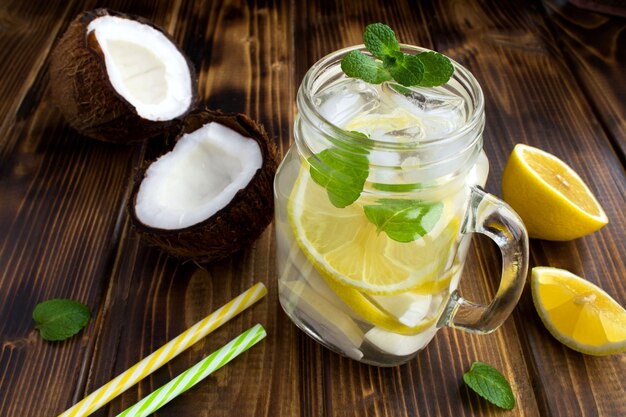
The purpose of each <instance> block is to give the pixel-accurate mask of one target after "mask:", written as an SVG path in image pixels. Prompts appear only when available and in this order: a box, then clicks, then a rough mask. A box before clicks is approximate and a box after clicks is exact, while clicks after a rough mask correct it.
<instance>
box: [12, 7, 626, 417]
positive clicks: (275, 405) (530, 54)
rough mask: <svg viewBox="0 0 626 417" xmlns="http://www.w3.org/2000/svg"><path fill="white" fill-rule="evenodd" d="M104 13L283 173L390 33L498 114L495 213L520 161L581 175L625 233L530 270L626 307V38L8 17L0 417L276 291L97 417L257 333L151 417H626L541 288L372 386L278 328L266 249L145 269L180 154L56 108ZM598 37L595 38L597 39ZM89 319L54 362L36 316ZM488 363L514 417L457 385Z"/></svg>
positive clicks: (375, 378)
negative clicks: (542, 299) (64, 35)
mask: <svg viewBox="0 0 626 417" xmlns="http://www.w3.org/2000/svg"><path fill="white" fill-rule="evenodd" d="M99 6H106V7H110V8H113V9H116V10H119V11H122V12H126V13H131V14H138V15H142V16H144V17H147V18H149V19H152V20H154V21H155V22H156V23H157V24H159V25H161V26H163V27H165V29H166V30H168V31H169V32H170V33H171V34H172V35H173V37H174V38H175V39H176V40H177V41H178V42H179V43H180V45H181V47H182V48H183V50H184V51H185V52H186V53H187V54H188V56H189V57H190V59H191V60H192V62H193V63H194V65H195V67H196V69H197V72H198V76H199V93H200V95H201V97H202V98H203V99H204V100H205V102H206V103H207V104H208V105H209V106H210V107H212V108H220V109H222V110H224V111H237V112H245V113H247V114H248V115H250V116H251V117H252V118H254V119H257V120H259V121H261V122H262V123H263V124H264V126H265V128H266V130H267V131H268V132H269V134H270V137H271V138H273V139H274V140H275V141H276V144H277V145H278V146H279V147H280V149H281V152H282V153H283V154H284V153H285V152H286V151H287V149H288V147H289V145H290V144H291V132H292V124H293V116H294V114H295V110H296V109H295V104H294V103H295V97H296V90H297V88H298V85H299V82H300V80H301V79H302V77H303V76H304V74H305V72H306V71H307V69H308V68H309V67H310V66H311V65H312V64H313V63H314V62H315V61H317V60H318V59H320V58H322V57H323V56H324V55H326V54H328V53H330V52H332V51H334V50H337V49H339V48H342V47H345V46H349V45H354V44H357V43H360V42H361V35H362V31H363V28H364V26H365V25H366V24H368V23H372V22H376V21H382V22H386V23H388V24H389V25H390V26H392V27H393V28H394V29H395V31H396V33H397V34H398V37H399V38H400V40H401V41H403V42H405V43H411V44H416V45H422V46H425V47H430V48H434V49H437V50H439V51H441V52H443V53H445V54H447V55H449V56H451V57H453V58H454V59H456V60H457V61H459V62H460V63H462V64H463V65H465V66H466V67H468V68H469V69H470V70H471V71H472V72H473V73H474V74H475V75H476V77H477V79H478V80H479V82H480V84H481V85H482V87H483V90H484V92H485V97H486V113H487V127H486V129H485V137H484V138H485V149H486V152H487V155H488V156H489V158H490V162H491V174H490V178H489V182H488V185H487V189H488V191H490V192H492V193H494V194H500V190H499V184H500V176H501V172H502V168H503V166H504V164H505V162H506V159H507V157H508V155H509V153H510V151H511V150H512V148H513V146H514V144H516V143H520V142H521V143H527V144H530V145H533V146H538V147H540V148H542V149H545V150H547V151H549V152H552V153H554V154H556V155H557V156H559V157H561V158H562V159H564V160H565V161H566V162H568V163H569V164H570V165H571V166H572V167H573V168H574V169H575V170H577V171H578V172H579V173H580V175H581V176H582V177H583V179H585V180H586V181H587V182H588V184H589V185H590V187H591V188H592V190H593V192H594V193H595V194H596V196H597V197H598V199H599V200H600V201H601V203H602V205H603V207H604V208H605V210H606V212H607V215H608V216H609V219H610V224H609V225H608V226H606V227H605V228H604V229H602V230H601V231H599V232H597V233H595V234H593V235H590V236H587V237H585V238H582V239H579V240H576V241H573V242H566V243H550V242H543V241H533V242H532V253H531V263H532V265H533V266H534V265H549V266H557V267H563V268H566V269H569V270H571V271H572V272H574V273H577V274H579V275H581V276H585V277H586V278H588V279H589V280H591V281H593V282H595V283H597V284H599V285H600V286H602V287H603V288H604V289H605V290H607V292H609V293H610V294H611V295H613V296H614V297H615V298H616V299H617V301H618V302H620V303H621V304H622V305H626V283H625V281H624V280H623V279H622V277H623V276H624V275H625V274H626V264H625V261H624V258H623V254H624V253H626V239H624V230H626V215H625V214H624V212H623V209H622V208H623V207H624V205H625V203H626V177H625V170H624V165H623V163H624V161H625V160H626V158H624V155H625V154H626V153H625V149H626V145H624V143H625V142H624V138H625V137H626V136H625V130H624V126H625V123H624V119H625V117H626V109H625V107H624V102H623V96H624V92H625V91H624V81H623V79H622V78H623V77H621V73H622V72H623V67H624V55H623V49H624V48H620V47H621V45H622V43H623V33H624V32H623V27H624V26H623V25H624V21H623V19H621V20H620V19H615V18H609V17H607V16H604V15H597V14H591V15H585V16H583V15H580V14H579V13H578V12H577V11H576V10H574V9H571V8H560V7H557V6H555V5H554V4H552V3H551V1H548V0H546V5H545V6H544V5H543V4H541V3H539V1H538V0H537V1H535V2H516V1H514V0H506V1H505V0H503V1H489V2H484V1H480V0H464V1H452V0H450V1H441V2H436V1H421V2H412V1H409V0H403V1H395V2H388V3H381V2H380V1H378V2H376V1H373V0H363V1H354V0H350V1H343V2H334V1H321V0H320V1H310V2H298V1H284V2H281V1H279V0H273V1H272V0H267V1H261V0H256V1H255V0H249V1H245V0H227V1H222V2H217V1H210V0H198V1H188V0H175V1H172V2H167V1H162V2H153V1H147V0H142V1H132V2H131V1H128V0H113V1H97V2H96V1H93V0H86V1H81V0H74V1H70V2H60V1H51V2H34V1H31V2H22V1H10V0H8V1H5V2H4V3H2V5H0V110H1V111H2V113H0V114H2V116H1V118H0V317H1V318H2V319H3V320H2V321H1V322H0V343H1V350H0V415H1V416H8V417H18V416H19V417H22V416H50V415H52V416H54V415H57V414H58V413H60V412H62V411H63V410H64V409H66V408H67V407H69V406H70V405H71V404H73V403H75V402H76V401H78V400H79V399H81V398H82V397H83V396H85V395H86V394H88V393H89V392H91V391H93V390H95V389H96V388H98V387H99V386H101V385H102V384H104V383H106V382H107V381H108V380H110V379H111V378H112V377H114V376H115V375H117V374H119V373H121V372H122V371H124V370H125V369H127V368H128V367H129V366H131V365H132V364H134V363H135V362H137V361H138V360H139V359H141V358H143V357H145V356H146V355H148V354H149V353H150V352H152V351H153V350H155V349H156V348H158V347H159V346H161V345H162V344H164V343H165V342H166V341H168V340H170V339H171V338H173V337H175V336H176V335H178V334H179V333H180V332H182V331H183V330H185V329H186V328H187V327H189V326H190V325H192V324H193V323H195V322H196V321H197V320H199V319H201V318H202V317H204V316H205V315H206V314H208V313H209V312H211V311H213V310H214V309H216V308H217V307H219V306H220V305H222V304H224V303H225V302H227V301H228V300H230V299H231V298H232V297H234V296H236V295H237V294H239V293H240V292H242V291H243V290H245V289H246V288H248V287H249V286H250V285H252V284H253V283H254V282H257V281H263V282H264V283H265V284H266V285H267V286H268V289H269V294H268V296H267V297H266V298H265V299H263V300H261V301H260V302H259V303H258V304H257V305H255V306H254V307H253V308H252V309H251V310H250V311H247V312H245V313H244V314H242V315H241V316H239V317H237V318H235V319H233V320H232V321H231V322H229V323H228V324H227V325H226V326H224V327H222V328H221V329H219V330H217V331H216V332H215V333H213V335H212V336H211V337H209V338H206V339H205V340H203V341H202V342H200V343H198V344H197V345H196V346H194V347H192V348H191V349H189V350H188V351H187V352H185V353H183V354H182V355H180V356H179V357H178V358H176V359H174V360H173V361H171V362H170V363H169V364H168V365H166V366H165V367H163V368H162V369H160V370H159V371H157V372H156V373H154V374H153V375H152V376H151V377H149V378H147V379H146V380H144V381H143V382H141V383H140V384H138V385H137V386H136V387H134V388H132V389H130V390H129V391H127V392H126V393H125V394H123V395H122V396H120V397H119V398H117V399H115V400H114V401H112V402H111V404H110V405H109V406H107V407H105V408H103V409H102V410H100V411H98V412H96V413H94V414H93V415H94V416H98V417H102V416H113V415H116V414H117V413H118V412H120V411H121V410H123V409H125V408H126V407H128V406H130V405H132V404H133V403H135V402H136V401H137V400H138V399H140V398H141V397H143V396H145V395H146V394H147V393H148V392H149V391H151V390H153V389H155V388H157V387H158V386H160V385H162V384H163V383H165V382H166V381H167V380H169V379H170V378H172V377H173V376H175V375H177V374H178V373H180V372H181V371H183V370H184V369H186V368H188V367H190V366H191V365H192V364H194V363H195V362H197V361H198V360H199V359H200V358H202V357H204V356H205V355H206V354H208V353H209V352H211V351H213V350H215V349H216V348H218V347H219V346H221V345H222V344H224V343H226V342H227V341H228V340H230V339H231V338H233V337H235V336H236V335H238V334H239V333H240V332H242V331H243V330H245V329H247V328H249V327H250V326H252V325H253V324H255V323H257V322H259V323H261V324H263V326H264V327H266V329H267V331H268V338H267V339H266V340H265V341H263V342H262V343H261V344H259V345H258V346H256V347H254V348H253V349H251V350H250V351H249V352H247V353H246V354H244V355H243V356H242V357H240V358H238V359H236V360H235V361H234V362H232V363H231V364H229V365H228V366H227V367H225V368H223V369H222V370H220V371H219V372H217V373H215V374H214V375H213V376H211V377H209V378H208V380H207V381H205V382H203V383H201V384H199V385H198V386H196V387H195V388H193V389H192V390H190V391H189V392H187V393H185V394H184V395H183V396H181V398H178V399H176V400H175V401H173V402H172V403H170V404H169V405H168V406H167V407H165V408H164V409H162V410H161V411H159V412H158V413H156V415H158V416H187V415H190V416H191V415H193V416H209V415H210V416H230V415H237V416H298V415H299V416H303V417H304V416H306V417H313V416H315V417H317V416H319V417H321V416H390V417H391V416H393V417H396V416H400V417H401V416H452V415H454V416H491V415H510V416H533V417H534V416H548V417H555V416H574V415H575V416H611V417H613V416H621V415H626V402H624V398H626V387H625V384H624V382H623V375H624V371H625V370H626V362H625V361H626V358H625V355H619V356H613V357H607V358H594V357H590V356H585V355H581V354H578V353H576V352H574V351H571V350H569V349H567V348H565V347H564V346H563V345H561V344H560V343H558V342H557V341H556V340H555V339H553V338H552V337H551V336H550V335H549V334H548V332H547V330H546V329H545V328H544V327H543V325H542V324H541V322H540V320H539V318H538V317H537V315H536V313H535V310H534V308H533V306H532V300H531V299H530V292H529V288H526V290H525V292H524V294H523V296H522V300H521V303H520V305H519V307H518V308H517V309H516V311H515V312H514V314H513V317H512V319H509V320H508V321H507V322H506V323H505V324H504V326H503V327H502V328H501V329H500V330H498V331H497V332H495V333H493V334H491V335H487V336H478V335H470V334H467V333H463V332H460V331H455V330H452V329H443V330H441V331H440V332H439V333H438V334H437V336H436V337H435V339H434V340H433V342H432V343H431V344H430V345H429V346H428V347H427V348H426V350H425V351H424V352H422V353H420V354H419V355H418V357H417V358H416V359H415V360H413V361H411V362H410V363H408V364H406V365H404V366H401V367H397V368H389V369H386V368H376V367H371V366H366V365H362V364H359V363H357V362H354V361H351V360H348V359H345V358H342V357H340V356H339V355H336V354H334V353H332V352H330V351H329V350H327V349H324V348H322V347H321V346H320V345H319V344H317V343H315V342H314V341H313V340H312V339H310V338H308V337H307V336H305V335H304V334H303V333H302V332H301V331H299V330H298V329H297V328H296V327H295V326H294V325H293V324H292V323H291V322H290V321H289V320H288V318H287V317H286V315H285V314H284V313H283V312H282V310H281V308H280V306H279V303H278V297H277V284H276V276H275V275H276V268H275V266H274V257H275V245H274V232H273V228H272V227H269V228H268V229H267V230H266V231H265V232H264V233H263V235H262V236H261V238H260V239H259V240H258V241H257V242H255V243H254V244H253V245H252V246H251V247H249V248H246V249H245V250H243V251H242V252H240V253H238V254H237V255H235V256H233V257H232V258H230V259H229V260H227V261H223V262H220V263H214V264H212V265H203V266H198V265H195V264H193V263H189V262H183V261H178V260H175V259H172V258H169V257H168V256H167V255H165V254H164V253H163V252H161V251H160V250H158V249H155V248H150V247H148V246H146V245H145V243H144V242H143V241H142V240H140V238H139V237H138V236H137V235H136V234H135V232H134V231H133V230H132V229H131V228H130V225H129V222H128V217H127V213H126V204H127V199H128V193H129V188H130V185H131V184H132V175H133V173H134V170H135V169H136V167H138V166H139V165H140V164H142V163H143V162H144V161H146V160H152V159H154V158H156V157H157V156H159V155H160V154H162V153H163V152H164V151H165V150H166V149H167V148H168V146H171V144H167V143H164V141H163V140H161V139H156V140H154V141H151V142H149V143H147V144H143V145H136V146H131V147H123V146H115V145H108V144H102V143H98V142H95V141H93V140H90V139H88V138H84V137H82V136H80V135H78V134H77V133H75V132H73V131H72V130H71V129H70V128H69V127H68V126H67V125H66V124H65V122H64V121H63V120H62V118H61V116H60V114H59V113H58V111H56V109H55V108H54V107H53V106H52V103H50V101H49V99H48V97H47V91H48V85H47V74H46V71H47V70H46V58H47V56H48V54H49V51H50V48H51V47H52V46H53V45H54V42H55V40H56V39H58V37H59V36H60V33H61V32H62V31H63V30H64V29H65V27H67V24H68V23H69V22H70V21H71V19H72V18H73V17H74V16H75V15H76V14H78V13H79V12H80V11H82V10H87V9H91V8H95V7H99ZM588 16H591V17H588ZM499 269H500V255H499V253H498V251H497V249H496V248H495V245H493V243H491V242H490V241H489V240H488V239H487V238H483V237H480V238H476V239H475V241H474V244H473V245H472V249H471V252H470V256H469V260H468V262H467V265H466V268H465V271H464V278H463V280H462V283H461V290H462V293H463V295H464V296H465V297H467V298H468V299H471V300H474V301H478V302H487V301H488V300H489V299H490V298H491V297H492V296H493V294H494V293H495V290H496V288H497V285H498V282H497V280H496V279H495V278H494V277H496V276H497V275H498V274H499ZM52 297H68V298H74V299H78V300H80V301H83V302H85V303H86V304H87V305H89V307H90V308H91V310H92V313H93V316H94V318H93V319H92V321H91V322H90V323H89V325H88V326H87V328H86V329H85V330H83V331H82V332H81V333H80V334H79V335H78V336H76V337H74V338H72V339H70V340H68V341H66V342H63V343H47V342H44V341H43V340H41V338H40V337H39V336H38V334H37V333H36V332H35V331H34V330H33V323H32V319H31V318H30V312H31V311H32V309H33V307H34V306H35V304H36V303H37V302H39V301H42V300H44V299H47V298H52ZM474 360H482V361H485V362H488V363H490V364H492V365H494V366H495V367H496V368H498V369H499V370H500V371H501V372H502V373H503V374H504V375H505V376H506V377H507V378H508V379H509V381H510V382H511V384H512V386H513V391H514V393H515V396H516V400H517V406H516V408H515V409H514V410H512V411H511V412H506V411H502V410H499V409H497V408H495V407H493V406H492V405H490V404H488V403H487V402H486V401H484V400H483V399H481V398H480V397H478V396H477V395H475V394H474V393H473V392H471V391H470V390H469V389H468V388H467V387H466V386H465V385H463V383H462V379H461V378H462V374H463V372H464V371H466V370H467V369H469V367H470V366H471V363H472V362H473V361H474Z"/></svg>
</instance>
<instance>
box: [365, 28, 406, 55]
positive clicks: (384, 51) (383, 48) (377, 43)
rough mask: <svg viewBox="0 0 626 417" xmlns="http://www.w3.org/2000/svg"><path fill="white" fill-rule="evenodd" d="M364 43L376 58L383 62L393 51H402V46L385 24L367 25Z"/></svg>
mask: <svg viewBox="0 0 626 417" xmlns="http://www.w3.org/2000/svg"><path fill="white" fill-rule="evenodd" d="M363 43H364V44H365V47H366V48H367V50H368V51H370V52H371V53H372V55H374V56H375V57H376V58H378V59H380V60H383V59H384V58H385V56H387V55H390V54H391V52H393V51H400V44H399V43H398V40H397V39H396V35H395V33H393V30H392V29H391V28H390V27H389V26H387V25H385V24H383V23H373V24H371V25H367V27H366V28H365V33H363Z"/></svg>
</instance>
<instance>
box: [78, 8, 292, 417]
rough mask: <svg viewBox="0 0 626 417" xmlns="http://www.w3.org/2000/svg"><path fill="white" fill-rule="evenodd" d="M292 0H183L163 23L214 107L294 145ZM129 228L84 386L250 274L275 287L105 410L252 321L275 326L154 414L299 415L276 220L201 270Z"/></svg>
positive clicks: (151, 346) (227, 294)
mask: <svg viewBox="0 0 626 417" xmlns="http://www.w3.org/2000/svg"><path fill="white" fill-rule="evenodd" d="M287 7H288V5H287V4H283V3H279V2H276V3H269V4H267V5H264V6H258V7H257V6H255V5H254V4H246V3H245V2H237V1H227V2H210V1H206V2H184V3H181V4H180V5H179V7H178V8H177V16H170V17H168V19H172V20H167V21H166V22H164V24H165V25H166V27H169V28H170V29H171V30H172V31H173V33H174V37H175V38H176V39H178V40H180V42H181V43H182V44H183V46H184V49H185V50H186V51H187V53H188V54H189V55H190V57H191V59H192V60H194V64H195V65H196V67H197V68H199V69H200V71H199V83H200V92H201V95H202V96H203V98H204V99H205V100H206V101H207V103H208V104H209V106H210V107H212V108H222V109H223V110H225V111H239V112H246V113H247V114H249V115H250V116H251V117H253V118H257V119H260V120H261V121H262V122H263V123H264V125H265V127H266V129H267V130H268V132H269V134H270V137H272V138H275V140H276V141H277V143H287V142H288V140H289V139H288V132H289V131H290V126H291V123H292V115H291V104H290V103H291V102H290V101H289V100H287V99H286V98H285V97H288V96H289V95H290V94H291V86H290V83H289V80H290V74H289V71H288V63H287V59H288V57H289V48H290V42H289V33H290V30H291V29H290V22H289V13H288V11H289V10H288V8H287ZM162 151H163V144H159V143H155V144H154V146H152V147H151V148H150V149H149V156H148V159H150V158H152V157H155V156H156V155H158V154H159V153H160V152H162ZM124 230H125V233H126V234H125V238H124V239H123V242H122V245H121V246H120V247H119V249H118V258H117V261H116V266H115V269H114V273H113V277H114V280H113V282H112V283H111V286H110V288H109V294H108V295H107V298H106V302H105V308H104V310H103V318H102V322H103V328H102V330H101V332H100V334H99V337H98V340H97V342H96V350H95V356H94V359H93V363H92V367H91V369H90V372H89V379H88V383H87V386H86V388H85V391H84V394H86V393H88V392H91V391H93V390H94V389H96V388H97V387H99V386H101V385H102V384H104V383H106V382H107V381H108V380H110V379H111V378H112V377H114V376H115V375H117V374H119V373H121V372H123V371H124V370H125V369H127V368H128V367H129V366H131V365H132V364H134V363H135V362H137V361H138V360H139V359H141V358H142V357H145V356H146V355H148V354H149V353H150V352H152V351H153V350H155V349H156V348H158V347H159V346H161V345H162V344H164V343H165V342H166V341H167V340H169V339H171V338H173V337H175V336H176V335H178V334H179V333H180V332H182V331H183V330H185V328H187V327H189V326H190V325H192V324H193V323H195V322H196V321H197V320H199V319H201V318H202V317H204V316H205V315H207V314H208V313H209V312H211V311H213V310H215V309H216V308H218V307H219V306H221V305H222V304H224V303H226V302H227V301H228V300H230V299H231V298H232V297H234V296H236V295H237V294H239V293H240V292H242V291H243V290H245V289H246V288H248V287H249V286H251V285H252V284H253V283H254V282H257V281H262V282H264V283H265V284H266V285H267V286H268V289H269V294H268V296H267V297H266V298H265V299H263V300H262V301H261V302H259V303H258V304H257V305H256V306H254V307H253V309H251V311H247V312H245V313H244V314H242V315H241V316H240V317H238V318H236V319H234V320H232V321H231V322H229V323H227V324H226V325H225V326H223V327H222V328H221V329H219V330H217V331H216V332H214V333H213V334H212V335H211V336H209V337H208V338H206V339H205V340H203V341H202V342H200V343H198V344H197V345H196V346H194V347H193V348H191V349H189V350H188V351H187V352H185V353H183V354H182V355H181V356H179V357H178V358H176V359H174V360H173V361H171V362H170V363H169V364H168V365H167V366H166V367H164V368H162V369H161V370H159V371H157V372H156V373H154V374H153V375H152V376H151V377H149V378H146V380H144V381H143V382H141V383H140V384H139V385H138V387H137V388H133V389H131V390H129V391H128V392H127V393H125V394H123V395H122V396H121V397H120V398H118V399H116V400H114V401H112V403H111V405H110V406H108V407H106V408H105V409H104V411H103V412H101V414H100V415H115V414H117V413H118V412H120V411H122V410H123V409H125V408H126V407H128V406H130V405H132V404H133V403H135V402H136V401H137V400H138V399H140V398H141V397H143V396H145V395H146V394H147V393H148V392H150V391H151V390H153V389H155V388H157V387H158V386H160V385H162V384H163V383H165V382H166V381H167V380H169V379H171V378H172V377H174V376H175V375H177V374H179V373H180V372H182V371H183V370H185V369H187V368H188V367H190V366H192V365H193V364H194V363H196V362H197V361H198V360H200V359H201V358H202V357H204V356H206V355H207V354H209V353H210V352H212V351H213V350H215V349H216V348H218V347H219V346H221V345H223V344H224V343H226V342H227V341H228V340H230V339H232V338H233V337H235V336H236V335H238V334H239V333H241V332H242V331H244V330H245V329H247V328H249V327H250V326H252V325H253V324H255V323H261V324H262V325H263V326H264V327H265V328H266V329H267V332H268V338H267V339H266V340H265V341H263V342H261V344H260V346H257V347H254V348H253V349H252V350H250V351H249V352H247V353H246V354H244V355H243V356H242V357H240V358H238V359H236V360H235V361H233V362H232V363H231V364H229V365H228V366H227V367H225V368H223V369H222V370H220V371H219V372H217V373H216V374H215V375H213V376H211V377H209V378H208V379H207V380H206V381H205V382H203V383H201V384H200V385H199V386H197V387H196V388H193V389H192V390H190V391H189V392H187V393H185V394H184V395H182V396H181V398H179V399H177V400H175V401H173V402H172V403H170V404H169V405H168V406H167V407H166V408H164V409H163V410H162V411H160V412H159V415H162V416H180V415H198V416H203V415H206V416H208V415H211V416H227V415H233V413H236V414H237V415H241V416H252V415H268V416H274V415H298V414H299V413H300V399H299V397H298V396H297V393H298V391H297V390H298V386H297V384H296V381H298V380H299V379H300V375H299V366H298V364H297V363H296V362H297V361H298V360H299V358H298V355H297V348H298V338H297V337H296V336H295V333H296V332H295V329H294V328H293V327H292V326H291V325H290V324H289V323H288V320H287V318H286V317H285V316H284V314H283V313H282V310H281V309H280V306H279V304H278V301H277V293H276V291H277V284H276V282H275V274H276V272H275V267H274V243H273V230H272V228H268V229H267V230H266V231H265V233H264V234H263V235H262V236H261V238H260V239H259V240H258V241H257V242H256V243H255V244H254V245H253V246H252V247H250V248H247V249H246V250H244V251H243V252H241V253H240V254H237V255H235V256H233V257H232V258H231V259H229V260H227V261H224V262H221V263H216V264H212V265H208V266H205V268H206V269H203V268H200V267H198V266H197V265H195V264H193V263H188V262H184V261H177V260H175V259H172V258H168V257H167V256H166V255H165V254H163V253H162V252H161V251H160V250H158V249H156V248H148V247H146V246H145V245H144V243H143V242H142V241H141V240H139V238H138V237H137V236H136V235H135V233H134V232H133V231H132V230H129V229H127V226H126V227H125V228H124Z"/></svg>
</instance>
